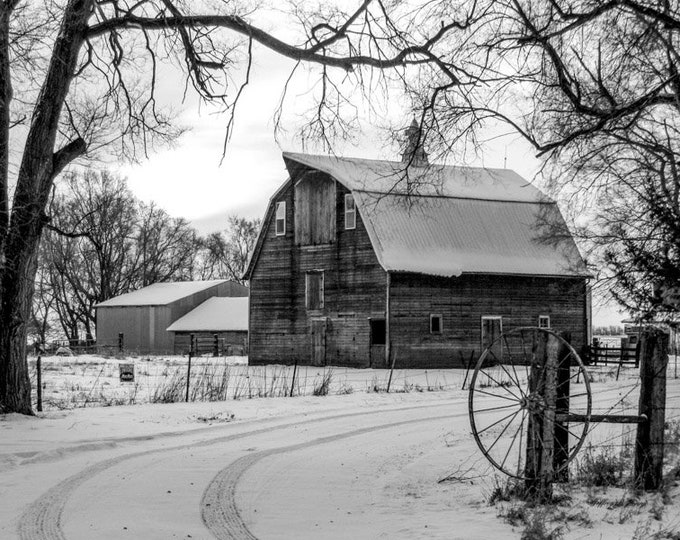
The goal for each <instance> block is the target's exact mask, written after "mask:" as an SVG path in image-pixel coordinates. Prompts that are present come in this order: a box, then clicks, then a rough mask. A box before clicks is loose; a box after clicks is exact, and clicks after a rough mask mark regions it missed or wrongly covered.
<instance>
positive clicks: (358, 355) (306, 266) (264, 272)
mask: <svg viewBox="0 0 680 540" xmlns="http://www.w3.org/2000/svg"><path fill="white" fill-rule="evenodd" d="M324 181H325V182H327V185H330V186H332V187H333V190H334V191H335V196H334V198H333V199H334V203H335V220H336V224H335V230H336V231H337V233H336V234H335V236H334V240H333V241H332V242H329V243H326V244H321V245H313V246H296V245H295V232H294V227H293V223H294V219H295V218H294V216H295V200H294V199H295V197H294V190H293V188H292V186H288V188H287V189H284V190H283V191H282V192H281V193H280V197H279V198H278V199H277V200H276V201H273V204H275V203H276V202H278V201H281V200H285V201H286V235H285V236H279V237H277V236H276V235H275V225H274V216H273V213H271V212H269V213H268V216H269V220H268V221H267V222H266V223H264V224H263V227H264V228H263V234H264V235H265V236H264V239H263V244H262V249H261V252H260V254H259V257H258V259H257V262H256V265H255V268H254V270H253V274H252V276H251V280H250V290H251V294H250V336H249V362H250V363H251V364H264V363H286V364H290V363H293V362H295V361H296V360H298V361H299V362H300V363H304V364H309V363H310V362H311V337H310V328H311V322H310V321H311V319H312V318H320V317H327V319H328V320H327V330H326V332H327V334H326V363H328V364H342V365H349V366H357V367H359V366H361V367H365V366H368V364H369V318H370V317H384V316H385V300H386V274H385V272H384V271H383V270H382V268H381V267H380V265H379V264H378V261H377V258H376V256H375V253H374V252H373V248H372V246H371V243H370V240H369V238H368V234H367V232H366V229H365V227H364V225H363V222H362V220H361V216H360V215H358V216H357V224H356V229H353V230H347V231H346V230H345V229H344V196H345V194H346V193H348V191H347V189H345V188H344V187H343V186H342V185H340V184H337V185H336V183H335V182H334V181H333V180H332V179H331V178H330V177H328V176H325V177H324ZM314 270H323V271H324V289H325V298H324V308H323V309H321V310H313V311H308V310H307V309H306V308H305V273H306V272H307V271H314Z"/></svg>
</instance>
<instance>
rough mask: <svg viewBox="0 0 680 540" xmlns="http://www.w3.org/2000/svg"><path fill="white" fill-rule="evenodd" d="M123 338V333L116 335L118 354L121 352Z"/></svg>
mask: <svg viewBox="0 0 680 540" xmlns="http://www.w3.org/2000/svg"><path fill="white" fill-rule="evenodd" d="M124 338H125V336H124V335H123V332H120V333H119V334H118V352H123V344H124V343H123V340H124Z"/></svg>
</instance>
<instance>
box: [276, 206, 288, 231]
mask: <svg viewBox="0 0 680 540" xmlns="http://www.w3.org/2000/svg"><path fill="white" fill-rule="evenodd" d="M285 234H286V201H281V202H277V203H276V236H285Z"/></svg>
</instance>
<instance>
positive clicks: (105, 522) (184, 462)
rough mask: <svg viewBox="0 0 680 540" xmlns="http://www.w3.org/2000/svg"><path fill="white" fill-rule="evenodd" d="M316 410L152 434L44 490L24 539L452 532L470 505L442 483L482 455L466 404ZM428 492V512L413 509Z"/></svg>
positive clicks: (30, 510) (27, 517)
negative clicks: (453, 522)
mask: <svg viewBox="0 0 680 540" xmlns="http://www.w3.org/2000/svg"><path fill="white" fill-rule="evenodd" d="M308 416H309V417H305V418H279V419H274V420H266V421H259V420H256V421H252V422H242V423H238V424H236V423H233V424H232V423H226V424H224V425H222V426H218V427H215V428H213V429H211V430H209V431H207V432H200V433H196V432H190V433H184V434H177V435H167V436H165V437H160V438H159V437H151V438H149V441H148V444H144V443H143V441H142V442H141V443H139V444H138V445H137V446H141V447H142V448H143V449H141V450H138V451H133V452H124V453H120V454H119V455H116V456H113V457H109V458H107V459H103V460H99V461H95V462H93V463H91V464H89V465H87V466H85V467H83V468H81V469H80V470H78V471H76V472H74V473H73V474H70V475H68V476H67V477H65V478H63V479H62V480H61V481H59V482H58V483H57V484H56V485H55V486H53V487H51V488H50V489H48V490H47V491H45V492H44V493H43V494H42V495H40V496H39V497H38V498H37V499H36V500H35V501H34V502H33V503H31V504H30V505H28V507H27V508H26V509H25V510H24V512H23V514H22V515H21V517H20V518H19V520H18V523H17V529H16V531H17V536H18V538H20V539H22V540H39V539H40V540H42V539H63V538H65V539H69V540H76V539H91V538H98V539H108V538H111V539H113V538H145V539H147V538H148V539H154V538H158V539H161V538H163V539H165V538H263V539H264V538H321V537H323V538H348V537H353V538H381V537H384V538H399V537H401V538H416V537H419V536H422V537H426V538H436V537H441V538H452V537H454V536H452V532H451V529H450V526H448V525H447V524H450V523H451V521H450V520H451V518H453V517H454V515H455V514H456V508H458V504H454V503H456V502H460V501H455V500H454V499H452V497H451V496H450V495H452V494H451V493H449V494H448V495H449V496H446V495H447V494H446V493H442V492H447V491H451V489H452V488H451V487H447V486H444V487H439V486H438V484H437V483H436V481H437V479H438V478H437V476H438V475H439V476H441V475H443V474H445V473H446V472H447V471H448V470H451V468H453V467H454V466H455V463H456V462H457V461H458V462H462V461H466V460H469V458H470V455H471V454H474V449H473V448H472V446H471V445H472V442H471V440H470V438H469V435H468V429H467V409H466V407H465V404H464V402H463V400H462V399H460V398H454V399H448V400H444V399H442V397H441V396H437V397H436V399H434V400H433V401H432V402H431V403H427V402H419V403H417V404H413V405H409V406H404V404H403V403H395V404H393V405H391V406H387V407H382V408H380V409H376V408H373V407H366V408H364V410H355V411H353V412H348V413H340V414H338V412H337V411H336V410H333V411H330V412H320V413H315V414H310V415H308ZM454 446H455V451H454ZM461 458H462V459H461ZM66 461H68V460H66ZM82 461H83V460H81V463H82ZM65 466H66V467H67V468H68V467H72V466H73V464H66V463H65ZM468 491H469V490H468ZM442 495H444V496H442ZM468 496H469V495H468ZM423 497H425V498H430V499H431V501H429V502H428V505H429V506H430V508H429V509H428V511H426V512H422V511H419V512H417V513H416V512H414V511H411V512H410V514H411V515H409V506H413V505H411V504H410V502H412V501H413V502H416V501H417V502H418V504H417V506H418V507H420V506H421V505H422V501H421V500H419V499H422V498H423ZM413 510H415V506H414V508H413ZM442 511H448V512H449V513H450V516H449V519H444V518H443V516H442V514H441V512H442ZM468 530H469V529H468ZM487 534H488V532H484V531H479V538H487V537H488V536H487ZM462 537H465V538H470V536H469V535H467V534H465V535H463V536H461V538H462Z"/></svg>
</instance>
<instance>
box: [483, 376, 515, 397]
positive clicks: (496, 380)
mask: <svg viewBox="0 0 680 540" xmlns="http://www.w3.org/2000/svg"><path fill="white" fill-rule="evenodd" d="M482 373H483V374H484V375H485V376H487V377H488V378H489V379H491V380H492V381H493V382H494V383H496V385H498V387H499V388H503V389H504V390H505V391H506V392H507V393H508V394H511V395H512V396H513V397H514V398H515V399H516V400H517V401H521V400H522V398H521V397H520V396H518V395H517V394H516V393H515V392H513V391H512V390H510V388H509V387H508V386H507V385H506V384H504V383H502V382H500V381H499V380H498V379H496V378H494V377H492V376H491V375H489V373H488V372H486V371H482Z"/></svg>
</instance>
